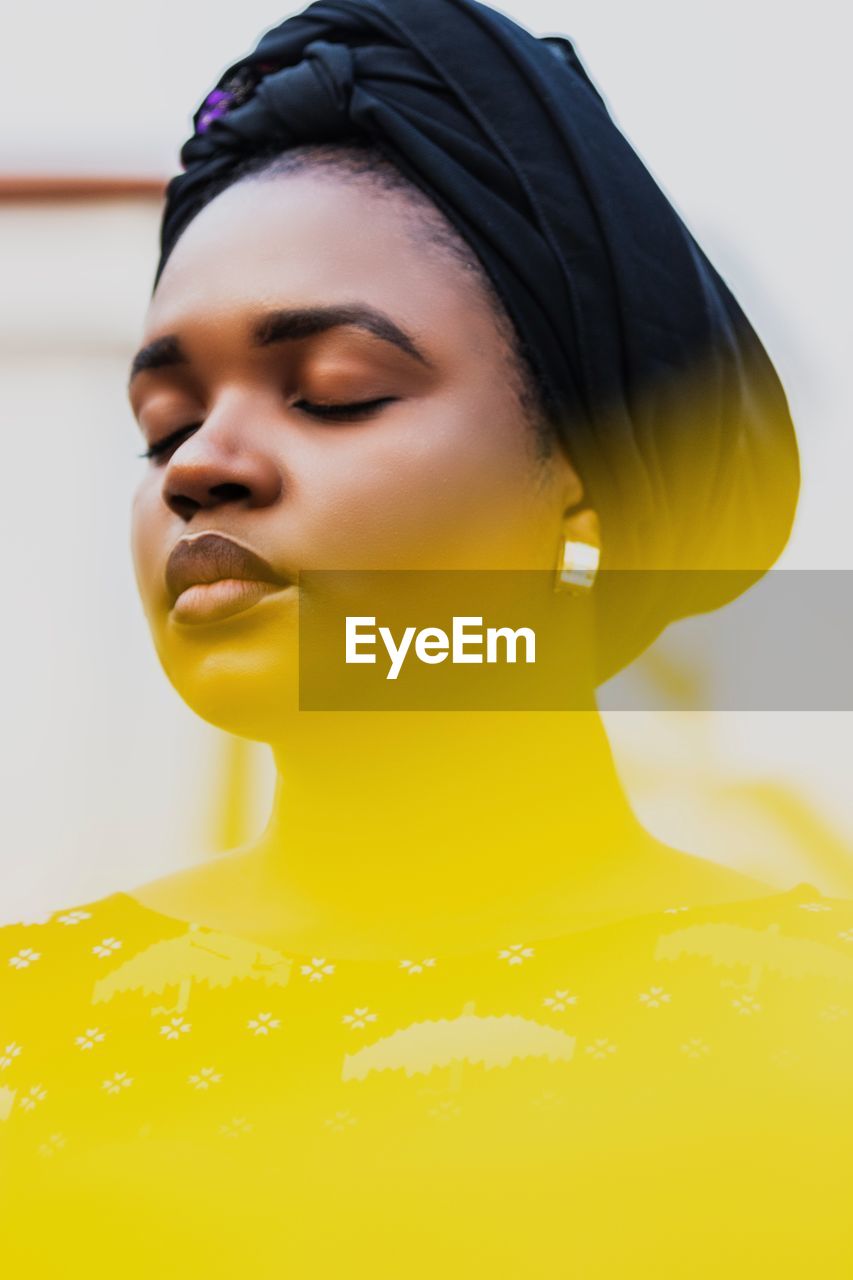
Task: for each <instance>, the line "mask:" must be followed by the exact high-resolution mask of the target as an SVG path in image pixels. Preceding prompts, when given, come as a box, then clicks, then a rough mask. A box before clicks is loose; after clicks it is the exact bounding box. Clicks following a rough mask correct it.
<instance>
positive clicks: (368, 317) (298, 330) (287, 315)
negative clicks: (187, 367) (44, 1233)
mask: <svg viewBox="0 0 853 1280" xmlns="http://www.w3.org/2000/svg"><path fill="white" fill-rule="evenodd" d="M340 328H353V329H361V330H362V331H363V332H365V333H369V334H370V335H371V336H372V337H374V338H379V339H380V340H381V341H382V342H389V343H391V344H392V346H395V347H398V348H399V350H400V351H403V352H405V354H406V355H408V356H411V357H412V358H413V359H414V360H417V361H419V363H420V364H423V365H426V366H427V367H429V365H430V361H429V360H428V359H427V358H426V356H425V355H424V353H423V352H422V351H421V349H420V348H419V347H418V346H417V344H416V343H415V341H414V339H413V338H412V337H411V336H410V335H409V334H408V333H406V331H405V330H404V329H401V328H400V326H399V325H398V324H397V323H396V321H394V320H392V319H391V317H390V316H388V315H386V314H385V312H384V311H378V310H377V309H376V308H375V307H369V306H366V305H364V304H361V303H359V304H353V305H351V306H337V307H336V306H328V307H293V308H284V309H280V310H277V311H270V312H268V313H267V314H266V315H264V316H262V317H261V319H260V320H258V321H257V323H256V324H255V325H254V327H253V329H252V345H253V346H255V347H270V346H273V345H274V344H275V343H277V342H296V341H298V340H299V339H300V338H313V337H314V336H315V335H316V334H319V333H327V332H328V331H329V330H330V329H340ZM188 363H189V360H188V357H187V355H186V352H185V351H184V349H183V347H182V346H181V344H180V341H179V339H178V337H177V335H176V334H166V336H165V337H162V338H155V339H154V341H153V342H149V343H147V345H146V346H144V347H142V349H141V350H140V351H137V353H136V355H135V356H134V357H133V362H132V364H131V366H130V381H131V382H132V381H133V379H134V378H135V377H136V376H137V374H139V373H143V372H146V371H148V370H151V369H164V368H169V367H171V366H174V365H179V364H188Z"/></svg>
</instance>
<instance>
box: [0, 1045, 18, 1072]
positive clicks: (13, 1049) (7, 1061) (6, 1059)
mask: <svg viewBox="0 0 853 1280" xmlns="http://www.w3.org/2000/svg"><path fill="white" fill-rule="evenodd" d="M20 1053H21V1046H20V1045H19V1044H18V1042H17V1040H10V1041H9V1043H8V1044H7V1045H6V1047H5V1048H4V1050H3V1053H2V1054H0V1071H5V1069H6V1068H7V1067H11V1065H12V1063H13V1062H14V1060H15V1059H16V1058H17V1057H19V1056H20Z"/></svg>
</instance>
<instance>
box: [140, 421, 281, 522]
mask: <svg viewBox="0 0 853 1280" xmlns="http://www.w3.org/2000/svg"><path fill="white" fill-rule="evenodd" d="M282 488H283V477H282V473H281V469H280V466H279V464H278V462H277V460H276V458H275V457H274V456H273V455H272V454H271V453H270V452H268V451H266V450H264V449H263V447H262V446H261V445H260V444H259V442H258V439H257V438H256V435H255V433H252V435H251V438H250V434H249V432H247V431H241V430H237V429H234V428H233V427H232V426H230V425H229V424H228V423H227V422H226V421H224V420H223V418H222V417H219V418H217V419H216V420H214V418H213V417H209V418H208V419H207V420H206V421H205V422H204V423H203V424H202V425H201V426H200V427H199V428H198V429H197V430H196V431H194V432H193V434H192V435H191V436H189V437H188V438H187V439H186V440H184V441H183V442H182V443H181V444H180V445H178V447H177V449H176V450H175V452H174V453H173V454H172V455H171V457H170V458H169V461H168V462H167V463H166V468H165V471H164V475H163V501H164V502H165V503H166V505H167V507H169V509H170V510H171V511H174V512H175V514H176V515H178V516H180V517H181V519H182V520H185V521H189V520H191V519H192V517H193V516H194V515H195V514H196V512H197V511H209V510H211V509H212V508H213V507H218V506H220V505H222V504H223V503H226V502H234V503H240V504H242V505H243V506H246V507H265V506H270V505H271V504H272V503H274V502H275V501H276V500H277V499H278V497H279V496H280V494H281V491H282Z"/></svg>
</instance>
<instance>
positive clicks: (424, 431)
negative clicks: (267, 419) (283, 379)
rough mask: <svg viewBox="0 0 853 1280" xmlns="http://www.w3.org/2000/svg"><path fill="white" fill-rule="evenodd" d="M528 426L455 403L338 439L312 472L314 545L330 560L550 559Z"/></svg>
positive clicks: (379, 564)
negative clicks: (316, 502)
mask: <svg viewBox="0 0 853 1280" xmlns="http://www.w3.org/2000/svg"><path fill="white" fill-rule="evenodd" d="M529 430H530V429H529V427H527V424H525V423H523V422H522V423H519V422H518V421H516V420H514V419H511V418H509V417H507V416H505V417H504V418H502V417H501V416H500V414H499V413H497V414H493V415H492V417H491V419H489V418H488V417H487V415H486V414H484V411H483V406H482V405H477V406H476V412H475V411H474V408H473V407H472V406H469V405H466V404H459V403H457V404H453V405H451V404H447V405H443V406H431V407H430V409H429V411H428V412H426V411H418V412H413V413H411V414H406V415H405V417H404V415H402V414H401V415H400V416H399V418H398V419H396V420H395V422H394V423H393V424H391V423H390V422H389V423H388V425H387V427H384V428H383V430H382V431H377V432H375V433H364V434H363V435H361V436H358V435H357V434H353V436H352V437H351V438H350V440H347V441H346V442H344V441H343V440H342V439H341V440H339V441H338V444H339V445H340V448H338V449H336V450H333V451H330V455H329V456H328V457H327V459H326V463H325V466H324V468H323V470H322V472H321V471H320V470H319V469H318V474H317V489H316V492H317V493H318V494H322V496H323V502H322V503H321V504H320V505H319V507H318V508H315V513H316V514H317V516H318V520H317V527H316V535H317V537H316V540H314V546H315V547H319V546H323V547H324V548H325V551H326V553H327V555H328V556H330V557H332V559H330V560H328V561H327V563H329V564H331V563H332V562H334V563H335V564H336V565H337V566H338V567H352V568H355V567H360V568H383V567H384V568H443V567H446V568H461V567H465V568H484V569H485V568H500V567H513V568H515V567H539V565H540V562H541V561H542V560H543V557H544V558H545V559H547V560H548V563H550V559H551V553H550V546H549V547H548V549H547V550H545V547H546V544H548V543H549V540H550V538H551V533H550V528H551V525H552V524H553V519H552V513H551V510H550V508H551V506H552V505H553V504H551V503H549V501H548V500H547V498H546V496H545V495H543V492H542V489H541V486H539V485H538V484H537V471H536V467H537V465H538V464H537V463H536V461H535V459H534V458H533V456H532V455H533V450H532V447H531V441H530V439H529V436H528V434H527V433H528V432H529ZM312 559H313V557H312ZM316 567H321V566H320V565H319V564H316Z"/></svg>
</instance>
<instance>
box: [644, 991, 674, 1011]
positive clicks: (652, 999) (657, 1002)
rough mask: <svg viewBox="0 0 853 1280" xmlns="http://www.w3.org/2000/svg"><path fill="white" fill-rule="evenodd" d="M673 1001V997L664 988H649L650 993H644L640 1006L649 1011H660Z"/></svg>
mask: <svg viewBox="0 0 853 1280" xmlns="http://www.w3.org/2000/svg"><path fill="white" fill-rule="evenodd" d="M671 999H672V996H671V995H670V993H669V992H668V991H664V989H663V987H649V989H648V991H642V992H641V993H640V996H639V1000H640V1004H643V1005H645V1006H646V1008H647V1009H659V1008H660V1007H661V1005H663V1004H669V1002H670V1000H671Z"/></svg>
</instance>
